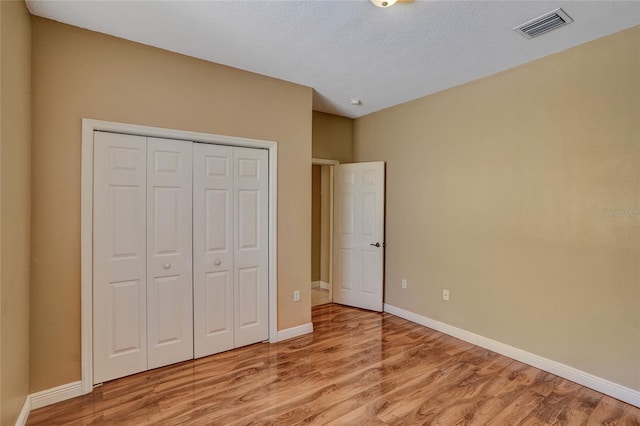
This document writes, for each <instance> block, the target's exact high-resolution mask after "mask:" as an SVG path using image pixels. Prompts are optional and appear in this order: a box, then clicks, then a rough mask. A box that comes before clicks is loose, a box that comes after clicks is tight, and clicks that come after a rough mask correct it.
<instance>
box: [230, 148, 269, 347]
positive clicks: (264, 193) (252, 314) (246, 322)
mask: <svg viewBox="0 0 640 426" xmlns="http://www.w3.org/2000/svg"><path fill="white" fill-rule="evenodd" d="M267 159H268V154H267V151H266V150H263V149H251V148H235V149H234V166H235V182H234V183H235V191H234V192H235V216H234V217H235V218H236V223H235V226H234V241H235V250H234V252H235V257H234V259H235V269H234V283H235V285H234V316H235V346H236V347H239V346H245V345H249V344H252V343H256V342H260V341H263V340H267V339H268V338H269V311H268V306H269V304H268V290H269V282H268V256H269V247H268V236H269V235H268V200H269V197H268V188H269V181H268V161H267Z"/></svg>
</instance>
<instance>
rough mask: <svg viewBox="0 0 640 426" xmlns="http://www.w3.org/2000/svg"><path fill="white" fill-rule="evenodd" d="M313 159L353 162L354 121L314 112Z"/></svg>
mask: <svg viewBox="0 0 640 426" xmlns="http://www.w3.org/2000/svg"><path fill="white" fill-rule="evenodd" d="M313 158H321V159H324V160H337V161H339V162H341V163H350V162H352V161H353V120H352V119H350V118H345V117H339V116H337V115H332V114H326V113H324V112H317V111H313Z"/></svg>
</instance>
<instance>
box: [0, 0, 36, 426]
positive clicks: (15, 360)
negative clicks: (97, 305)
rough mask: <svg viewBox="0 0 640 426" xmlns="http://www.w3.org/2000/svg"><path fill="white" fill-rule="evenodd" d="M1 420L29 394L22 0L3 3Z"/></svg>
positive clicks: (27, 33) (27, 63) (26, 41)
mask: <svg viewBox="0 0 640 426" xmlns="http://www.w3.org/2000/svg"><path fill="white" fill-rule="evenodd" d="M0 40H1V41H0V45H1V47H0V218H1V219H0V240H1V243H0V254H1V257H0V271H1V272H0V324H1V325H0V377H1V378H2V380H1V385H0V412H1V414H0V424H3V425H12V424H15V421H16V419H17V418H18V415H19V413H20V410H21V409H22V406H23V405H24V402H25V399H26V397H27V395H28V393H29V245H30V243H29V240H30V234H31V220H30V215H31V213H30V211H31V189H30V186H31V96H30V92H31V22H30V17H29V13H28V12H27V8H26V6H25V4H24V2H23V1H2V2H0Z"/></svg>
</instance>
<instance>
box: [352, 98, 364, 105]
mask: <svg viewBox="0 0 640 426" xmlns="http://www.w3.org/2000/svg"><path fill="white" fill-rule="evenodd" d="M349 103H350V104H351V105H362V101H361V100H360V99H356V98H353V99H351V100H350V101H349Z"/></svg>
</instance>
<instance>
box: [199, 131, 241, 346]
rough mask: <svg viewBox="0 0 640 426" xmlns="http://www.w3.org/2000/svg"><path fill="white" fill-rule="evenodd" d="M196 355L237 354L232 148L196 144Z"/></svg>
mask: <svg viewBox="0 0 640 426" xmlns="http://www.w3.org/2000/svg"><path fill="white" fill-rule="evenodd" d="M193 176H194V183H193V185H194V187H193V197H194V198H193V221H194V227H193V228H194V234H193V238H194V240H193V246H194V259H193V260H194V266H193V268H194V269H193V270H194V281H193V286H194V287H193V291H194V300H193V303H194V305H193V307H194V318H193V321H194V324H193V326H194V353H195V356H196V358H198V357H202V356H206V355H211V354H214V353H218V352H222V351H226V350H229V349H233V347H234V339H233V334H234V327H233V320H234V318H233V295H234V291H233V286H234V278H233V275H234V251H233V222H234V220H233V219H234V212H233V205H234V195H233V177H234V173H233V148H232V147H228V146H220V145H209V144H198V143H196V144H194V165H193Z"/></svg>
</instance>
